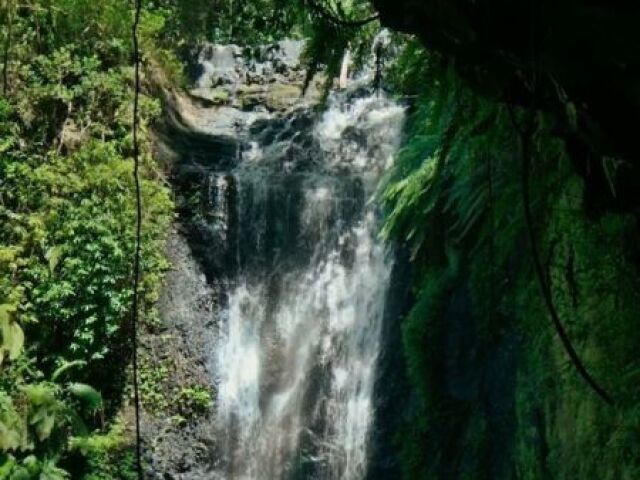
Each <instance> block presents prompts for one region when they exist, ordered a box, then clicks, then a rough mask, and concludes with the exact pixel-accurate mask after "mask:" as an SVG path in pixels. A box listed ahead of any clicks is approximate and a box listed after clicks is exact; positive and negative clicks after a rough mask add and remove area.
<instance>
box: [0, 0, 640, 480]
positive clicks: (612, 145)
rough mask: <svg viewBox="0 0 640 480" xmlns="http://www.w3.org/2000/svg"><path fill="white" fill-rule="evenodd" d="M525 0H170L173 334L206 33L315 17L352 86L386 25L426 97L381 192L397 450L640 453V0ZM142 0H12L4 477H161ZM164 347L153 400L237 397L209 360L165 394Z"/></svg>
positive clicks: (161, 52) (621, 463) (515, 457)
mask: <svg viewBox="0 0 640 480" xmlns="http://www.w3.org/2000/svg"><path fill="white" fill-rule="evenodd" d="M507 3H510V2H501V1H497V0H479V1H475V2H471V1H467V0H456V1H452V2H437V1H429V0H425V1H423V2H412V1H409V0H396V1H395V2H391V1H387V0H372V1H371V2H369V1H364V0H349V1H340V0H336V1H329V0H318V1H316V0H244V1H242V0H144V1H143V2H142V12H143V14H142V21H141V26H140V29H139V37H140V41H141V50H142V56H141V65H142V92H141V113H140V117H141V137H142V138H141V145H142V156H141V159H142V160H141V176H142V200H143V212H144V217H143V224H142V234H143V235H142V271H143V277H142V285H141V287H140V288H141V290H140V291H141V292H142V301H141V307H140V310H141V318H140V322H141V323H142V328H143V330H144V332H146V333H147V334H149V335H157V336H158V338H160V337H159V336H160V335H162V332H163V329H162V327H161V326H160V325H159V321H158V312H157V305H156V303H157V300H158V298H159V296H160V291H161V289H162V285H163V277H164V275H165V273H166V271H167V270H168V269H169V268H170V265H169V262H168V261H167V258H166V253H165V245H166V240H167V235H168V233H169V231H170V230H171V228H173V227H172V226H173V225H174V223H175V218H176V215H177V214H176V209H175V206H174V201H175V198H174V197H175V194H174V193H173V192H172V190H171V185H170V183H169V181H168V179H167V176H168V170H167V165H166V164H165V163H163V162H161V161H160V160H159V159H158V158H156V157H155V156H154V152H155V148H154V145H155V142H156V140H157V135H156V127H157V126H158V125H159V124H161V123H162V118H163V115H165V113H166V111H167V110H169V108H170V107H171V102H172V100H171V99H172V95H174V94H175V92H180V91H182V90H183V89H186V88H187V87H189V86H190V82H192V80H193V79H192V77H191V69H192V68H193V57H194V55H197V52H199V51H201V49H202V47H203V45H204V44H205V43H207V42H210V43H217V44H228V43H234V44H238V45H242V46H251V45H259V44H266V43H270V42H273V41H276V40H280V39H283V38H304V39H305V40H306V47H305V52H304V61H305V69H306V79H307V81H306V84H309V83H310V82H311V80H312V78H313V76H314V75H315V74H316V73H317V72H322V74H323V75H325V77H326V79H327V81H326V82H325V84H326V88H327V89H328V88H330V87H331V86H332V85H333V84H334V83H335V77H337V76H338V75H339V72H340V66H341V61H342V59H343V55H344V52H345V50H346V49H347V48H348V49H350V51H351V52H353V56H354V61H355V64H356V65H362V64H364V63H365V62H366V61H367V60H368V55H369V54H370V48H371V44H372V41H373V38H374V37H375V35H376V34H377V33H378V32H379V31H380V29H381V28H383V27H387V28H389V29H390V30H391V32H392V33H391V34H390V40H389V43H390V44H389V45H387V46H386V47H385V49H386V50H385V52H381V51H379V52H374V53H375V54H376V55H377V57H376V58H377V61H376V62H375V63H376V64H375V68H376V75H375V79H376V81H375V83H376V85H372V86H371V88H372V89H373V88H378V89H380V90H381V91H384V92H385V93H386V94H388V95H389V96H390V97H392V98H395V99H397V101H398V102H399V103H400V104H402V105H403V106H405V107H406V111H407V120H406V124H405V126H404V132H403V138H402V145H401V148H400V150H399V152H398V154H397V155H396V158H395V161H394V165H393V167H392V168H391V169H390V171H389V172H387V174H386V176H385V178H384V180H383V183H382V185H380V187H379V189H378V192H377V195H376V196H377V199H378V200H379V202H380V204H381V209H382V216H383V220H382V228H381V232H380V235H381V237H382V238H384V240H385V241H386V242H387V243H388V244H389V245H392V246H394V247H395V248H398V249H399V250H401V251H403V252H405V253H406V256H407V257H408V258H409V260H408V264H409V268H408V269H407V272H409V273H407V274H408V275H410V283H411V294H410V296H411V299H410V302H409V303H410V305H408V306H407V308H406V312H405V313H406V314H405V315H403V316H402V317H401V318H398V319H397V325H396V327H397V328H398V329H399V330H400V332H401V343H400V345H398V349H399V351H398V352H397V354H398V357H399V358H401V360H402V362H401V363H402V368H401V371H398V372H397V376H398V378H404V377H405V376H406V383H407V386H408V387H407V388H408V391H409V395H407V396H401V398H400V397H399V398H396V399H394V402H397V403H396V405H397V409H396V410H395V411H394V416H396V417H397V419H398V421H397V422H396V423H394V425H395V427H394V432H392V433H391V434H390V438H389V439H388V442H389V444H390V445H391V447H390V450H391V451H392V452H393V453H392V458H391V460H389V462H390V464H392V467H390V470H389V471H390V472H396V473H397V474H398V475H399V474H400V472H401V475H402V478H404V479H406V480H432V479H433V480H436V479H438V480H451V479H460V480H462V479H470V480H481V479H491V480H503V479H504V480H507V479H519V480H546V479H556V480H563V479H566V480H573V479H587V480H588V479H598V480H637V479H638V478H640V456H639V455H638V449H639V447H640V357H639V356H638V346H639V345H640V328H638V327H639V325H638V321H639V319H640V275H639V273H640V272H639V267H640V250H639V249H640V242H639V237H638V218H637V217H638V212H639V210H638V209H639V208H640V193H639V192H640V190H639V189H638V188H639V187H638V186H639V185H640V174H639V172H638V166H639V165H640V155H639V154H640V149H639V148H638V143H637V140H636V134H635V129H636V128H637V125H638V120H639V119H640V95H639V93H638V92H639V87H640V78H639V77H640V73H639V72H640V53H639V52H638V51H637V46H638V45H639V44H640V43H639V40H640V38H638V37H639V34H638V33H637V29H636V25H637V23H638V21H640V10H639V8H638V7H636V6H633V5H627V4H624V5H623V4H620V5H616V6H614V5H613V4H608V3H605V2H587V1H578V0H576V1H570V0H566V1H565V0H563V1H560V2H551V1H550V0H549V1H546V0H545V1H542V2H525V3H531V5H527V6H525V5H520V6H513V5H506V4H507ZM622 3H624V2H622ZM132 21H133V8H132V5H131V4H130V2H127V1H125V0H100V1H91V0H24V1H20V0H1V3H0V22H1V24H2V31H1V34H0V67H1V68H2V74H1V78H0V85H1V87H2V96H1V97H0V479H3V478H7V479H16V480H18V479H41V480H58V479H68V478H70V479H84V480H98V479H101V480H107V479H133V478H137V477H136V475H137V474H136V471H135V449H134V441H135V438H134V431H133V407H132V392H131V353H132V352H131V323H130V314H131V301H132V275H133V263H132V259H133V253H134V247H135V228H136V223H135V222H136V205H135V195H134V182H133V176H132V175H133V159H132V157H133V144H132V123H133V109H132V100H133V95H134V90H133V51H132V42H131V28H132ZM194 52H196V53H194ZM318 110H322V107H319V108H318ZM140 355H141V359H142V371H141V375H140V378H141V390H142V394H143V399H142V401H143V404H144V407H145V409H146V410H147V411H149V412H153V414H154V415H156V416H158V417H162V416H171V417H172V419H173V421H174V423H175V424H176V425H178V427H180V426H181V425H184V424H187V423H189V422H190V421H191V420H192V419H191V417H198V416H199V415H205V414H206V412H207V411H208V409H210V408H211V407H212V405H213V403H214V401H213V400H212V396H211V394H210V393H209V392H207V391H204V390H203V388H202V387H201V386H199V385H197V384H184V385H181V386H179V387H180V388H179V390H177V391H176V392H174V394H175V395H176V396H175V397H174V398H171V399H169V400H167V398H168V397H167V392H165V391H163V390H162V386H161V384H162V383H163V381H164V379H166V377H167V375H168V373H167V368H168V367H166V366H165V367H162V366H158V365H155V366H153V365H149V364H148V358H149V356H150V355H151V354H150V353H149V352H146V351H144V349H143V351H141V352H140ZM396 473H393V475H396ZM389 475H391V474H389ZM149 478H151V477H149ZM154 478H155V477H154ZM167 478H168V477H167ZM380 478H382V477H380ZM380 478H378V477H375V478H374V477H373V476H372V477H371V480H380ZM388 478H396V477H392V476H389V477H388Z"/></svg>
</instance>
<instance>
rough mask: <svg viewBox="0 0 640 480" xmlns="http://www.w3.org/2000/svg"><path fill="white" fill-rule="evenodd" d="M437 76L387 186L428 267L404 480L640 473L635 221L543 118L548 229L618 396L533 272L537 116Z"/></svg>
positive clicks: (394, 222)
mask: <svg viewBox="0 0 640 480" xmlns="http://www.w3.org/2000/svg"><path fill="white" fill-rule="evenodd" d="M412 55H413V54H412ZM411 61H412V62H415V59H412V60H411ZM425 62H426V60H425ZM418 64H419V62H418ZM422 65H424V63H423V64H422ZM417 71H418V72H421V74H424V71H423V70H421V69H417ZM431 73H433V74H434V75H436V77H437V79H438V80H437V81H433V84H434V88H433V90H432V91H431V92H430V93H429V94H425V95H424V96H423V97H422V98H421V99H420V101H419V103H418V104H417V105H416V106H415V107H414V114H413V116H412V119H410V123H409V135H408V136H407V138H406V140H405V145H404V147H403V149H402V150H401V152H400V155H399V158H398V162H397V166H396V169H395V172H393V173H392V174H391V175H390V183H389V185H388V188H387V190H386V193H385V194H384V195H383V200H384V201H385V204H386V206H387V223H386V225H385V229H384V233H385V234H386V235H387V236H388V237H390V238H394V239H396V240H399V241H401V242H404V243H407V244H408V245H409V246H410V248H411V249H412V252H413V253H414V256H413V262H414V266H415V269H414V270H415V271H416V272H417V275H416V278H415V282H414V283H415V285H416V291H417V295H416V298H417V300H416V303H415V306H414V308H413V310H412V311H411V312H410V314H409V315H408V316H407V317H406V318H405V319H404V320H403V324H402V331H403V340H404V350H405V356H406V360H407V368H408V372H409V379H410V381H411V383H412V386H413V392H414V398H413V399H412V400H411V402H410V403H409V407H410V408H411V415H410V420H409V421H408V425H407V426H406V427H405V430H403V431H402V432H401V433H400V435H399V438H400V439H401V440H400V441H401V444H402V447H403V448H402V452H403V454H402V461H403V465H404V477H405V478H407V479H411V480H417V479H432V478H437V479H448V478H469V479H474V480H477V479H484V478H487V479H492V480H501V479H504V480H506V479H511V478H519V479H527V480H542V479H548V478H554V479H556V480H569V479H575V478H585V479H586V478H598V479H612V480H613V479H619V478H625V479H627V478H628V479H631V478H634V476H636V475H637V474H638V469H639V468H640V458H638V457H637V454H634V453H633V452H634V449H635V448H637V445H638V439H639V436H640V433H639V432H640V429H639V425H640V421H639V418H638V411H639V408H638V401H639V400H640V382H638V380H639V376H640V368H639V359H638V357H637V353H635V352H637V345H639V344H640V330H639V329H638V328H637V319H638V318H640V298H639V295H640V275H639V273H640V272H639V271H638V261H637V259H638V258H640V257H639V256H638V253H639V251H638V241H637V240H638V231H637V224H636V220H635V218H634V217H632V216H631V215H624V214H616V213H608V214H606V215H602V216H600V217H597V218H594V217H593V216H591V215H589V213H590V212H589V209H588V205H587V203H586V202H587V200H586V197H587V196H588V195H587V189H586V187H585V185H584V182H583V180H582V179H581V178H580V177H578V175H577V174H576V173H575V172H574V169H573V163H572V162H571V160H570V158H569V155H568V153H567V149H566V146H565V144H564V143H563V142H562V141H561V140H560V139H558V138H557V137H555V136H554V134H553V133H552V132H554V130H555V124H554V122H553V121H552V120H551V118H550V117H547V116H544V115H537V117H536V119H535V121H536V125H537V130H536V132H535V134H534V138H533V143H534V159H533V160H534V161H533V168H532V172H531V177H532V178H531V182H530V190H531V196H532V201H531V207H532V210H533V212H534V225H533V228H534V231H535V234H536V236H537V239H538V243H539V244H540V255H541V258H542V261H543V264H544V269H545V271H546V277H547V279H546V281H547V282H548V283H549V285H550V287H551V290H552V295H553V301H554V304H555V307H556V309H557V311H558V314H559V316H560V318H561V320H562V322H563V324H564V325H565V327H566V329H567V331H568V334H569V337H570V338H571V341H572V343H573V345H574V347H575V348H576V350H577V351H578V353H579V355H580V357H581V359H582V360H583V362H584V363H585V365H586V366H587V369H588V370H589V372H590V373H591V374H592V376H593V377H594V378H596V379H597V381H598V382H599V383H601V384H602V385H604V386H605V388H606V389H607V390H608V391H609V392H610V393H611V395H612V396H613V397H614V399H615V401H616V405H615V406H614V407H608V406H607V405H606V404H605V403H604V402H602V401H601V399H600V398H599V397H598V396H597V395H596V394H595V393H594V392H593V391H592V390H591V389H590V388H589V387H588V386H587V384H586V383H585V382H584V380H583V379H582V378H581V377H580V376H579V375H578V373H577V372H576V370H575V368H574V366H573V365H572V364H571V363H570V362H569V360H568V357H567V354H566V352H565V350H564V348H563V347H562V345H561V343H560V342H559V339H558V338H557V336H556V333H555V331H554V329H553V326H552V323H551V320H550V318H549V316H548V312H547V309H546V306H545V304H544V301H543V298H542V296H541V293H540V288H539V286H538V280H537V278H536V276H535V275H534V271H533V269H532V261H531V252H530V248H529V245H528V241H527V233H526V224H525V221H524V217H523V208H522V195H521V188H522V176H521V169H520V154H519V148H520V146H519V142H518V139H519V132H518V131H517V130H516V129H515V128H514V122H515V123H516V124H518V123H520V124H522V122H523V121H524V120H525V119H526V118H527V115H528V114H527V113H526V112H523V111H519V110H518V109H510V108H509V107H507V106H505V105H501V104H498V103H495V102H492V101H490V100H484V99H481V98H479V97H477V96H476V95H474V94H471V93H469V91H468V89H467V87H466V85H465V84H464V83H463V82H461V81H460V80H459V78H456V76H455V75H451V74H450V73H448V72H447V70H446V69H445V70H442V69H440V70H437V69H436V70H434V69H432V70H431ZM509 110H511V111H509ZM425 172H426V174H425ZM447 251H456V252H458V256H459V258H460V259H462V260H461V262H460V263H461V265H462V268H459V269H451V267H450V266H451V265H452V264H451V262H449V261H447V260H446V256H445V257H444V258H445V260H443V255H442V252H447ZM447 265H449V266H447ZM454 272H455V273H454ZM465 291H466V292H468V295H466V294H465V293H464V292H465ZM466 302H468V303H469V305H468V306H465V304H466ZM461 348H462V349H466V350H467V352H466V354H467V355H468V358H469V359H471V360H469V361H470V362H472V364H470V365H467V364H465V357H464V355H465V353H464V351H463V353H461ZM636 453H637V452H636Z"/></svg>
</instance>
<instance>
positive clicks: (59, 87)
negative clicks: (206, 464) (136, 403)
mask: <svg viewBox="0 0 640 480" xmlns="http://www.w3.org/2000/svg"><path fill="white" fill-rule="evenodd" d="M12 9H13V10H12ZM131 13H132V12H131V9H130V4H129V2H125V1H123V0H105V1H101V2H95V1H88V0H81V1H75V0H74V1H71V0H54V1H49V0H47V1H44V0H43V1H39V0H34V1H30V2H27V3H23V4H18V3H15V2H4V3H2V4H1V6H0V18H2V20H3V21H9V20H10V21H11V37H9V36H8V35H9V33H8V32H9V31H8V30H5V29H3V31H2V36H3V42H2V43H3V45H8V46H9V48H10V50H9V51H8V58H9V63H8V64H7V73H8V80H9V81H8V82H7V85H3V87H6V89H7V93H8V94H7V95H6V96H5V97H3V98H2V99H0V138H1V140H0V178H1V179H2V180H1V181H0V239H1V240H0V332H1V337H0V368H1V369H2V370H1V374H0V436H1V437H2V440H1V441H0V452H2V453H1V458H0V469H1V471H2V472H3V473H2V475H0V477H2V478H12V479H13V478H16V479H18V478H27V479H29V478H39V479H45V478H51V479H54V478H56V479H57V478H69V474H70V475H71V476H72V477H73V478H77V476H76V474H77V472H79V471H82V474H83V475H87V478H94V477H91V475H93V474H94V473H95V475H99V474H101V473H100V472H92V468H94V467H95V468H102V467H105V471H107V470H108V469H106V465H107V463H104V464H101V465H98V463H100V462H98V463H96V462H93V460H94V457H91V458H89V456H85V457H83V456H82V452H81V450H78V449H76V450H74V449H72V448H71V446H70V442H69V439H70V437H71V436H74V437H75V438H93V437H94V436H100V435H101V433H100V431H101V428H102V424H103V421H104V420H103V419H105V418H107V419H108V418H110V417H111V416H112V415H113V413H114V411H116V409H117V408H118V407H119V405H120V403H121V402H122V401H123V395H124V385H125V382H126V368H127V364H128V361H129V353H130V346H129V339H128V335H129V330H128V322H129V308H130V303H131V296H132V291H131V285H132V278H131V275H132V256H133V248H134V238H135V214H136V211H135V203H134V202H135V196H134V184H133V162H132V137H131V124H132V99H133V92H132V89H131V86H132V83H131V78H132V73H133V70H132V68H131V65H130V63H131V39H130V35H131V19H132V17H131ZM154 15H155V16H154ZM165 22H166V18H164V17H162V16H161V15H160V14H159V13H158V12H155V13H154V12H151V13H150V15H149V16H148V17H145V19H144V21H143V25H142V29H141V40H142V44H143V46H144V47H145V51H144V54H145V56H144V58H143V63H144V66H145V67H146V68H145V70H144V73H145V78H154V77H157V76H159V74H158V71H159V70H161V69H162V68H163V62H165V61H166V62H167V64H168V67H167V68H168V70H169V73H168V74H167V75H169V76H178V75H179V71H177V69H176V68H175V63H176V62H175V56H172V55H171V54H170V53H168V52H167V51H165V50H162V49H160V48H157V47H155V45H156V44H157V43H158V42H155V43H154V40H157V39H158V38H159V36H160V35H162V32H163V28H164V24H165ZM171 62H173V63H171ZM140 106H141V111H140V114H141V120H142V122H141V123H142V125H141V127H142V128H141V142H142V162H141V163H142V164H141V176H142V183H141V190H142V199H143V203H144V205H143V208H144V219H143V225H142V269H143V271H144V277H143V279H142V285H141V291H142V292H143V300H144V302H143V305H142V308H143V318H152V316H153V310H152V302H153V301H154V300H155V299H156V298H157V295H158V289H159V287H160V281H161V278H162V273H163V271H164V270H165V269H166V267H167V263H166V260H165V259H164V256H163V249H164V235H165V232H166V229H167V225H168V224H169V222H170V221H171V218H172V209H173V206H172V202H171V199H170V197H169V193H168V191H167V188H166V187H165V186H164V182H163V180H162V177H161V175H160V173H159V172H158V170H157V168H156V166H155V164H154V162H153V160H152V158H151V156H150V142H149V135H148V125H149V124H150V123H151V122H152V121H153V120H154V119H155V118H157V116H158V115H159V114H160V103H159V101H158V100H157V99H154V98H151V97H149V96H147V95H143V96H142V98H141V105H140ZM101 392H102V394H101ZM121 437H122V438H123V439H124V436H123V435H121ZM78 441H79V440H78ZM123 441H124V440H123ZM78 452H80V453H79V454H78ZM78 455H80V456H78ZM72 457H73V460H72ZM120 457H122V458H123V459H124V458H125V457H124V456H122V455H120ZM105 458H106V457H105ZM92 462H93V463H92ZM114 471H115V470H114ZM123 471H124V470H123ZM65 472H69V474H67V473H65ZM95 478H105V479H106V478H126V477H125V476H121V475H119V474H114V475H112V476H108V475H107V476H105V477H95Z"/></svg>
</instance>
